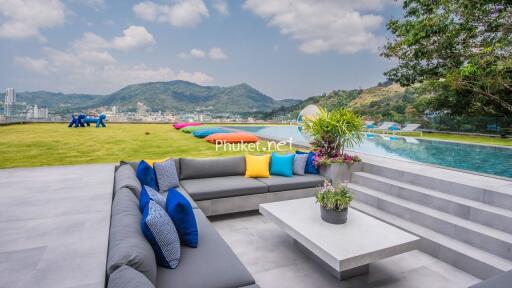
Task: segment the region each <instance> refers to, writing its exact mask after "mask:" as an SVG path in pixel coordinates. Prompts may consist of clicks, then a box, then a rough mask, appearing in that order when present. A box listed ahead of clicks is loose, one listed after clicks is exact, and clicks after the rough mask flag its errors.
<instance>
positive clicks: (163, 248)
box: [140, 200, 180, 269]
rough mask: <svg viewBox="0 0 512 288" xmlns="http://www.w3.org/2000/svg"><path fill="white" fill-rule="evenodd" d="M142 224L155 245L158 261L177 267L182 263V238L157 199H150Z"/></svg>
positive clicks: (149, 239) (164, 265)
mask: <svg viewBox="0 0 512 288" xmlns="http://www.w3.org/2000/svg"><path fill="white" fill-rule="evenodd" d="M140 225H141V229H142V234H144V236H145V237H146V239H147V240H148V242H149V244H151V247H153V251H154V252H155V257H156V262H157V263H158V264H159V265H160V266H163V267H166V268H171V269H174V268H176V267H177V266H178V264H179V263H180V238H179V236H178V231H176V227H175V226H174V223H173V222H172V220H171V218H170V217H169V215H167V212H165V210H164V208H162V207H160V205H158V204H157V203H156V202H155V201H152V200H151V201H149V204H148V205H147V206H146V208H145V209H144V213H143V214H142V219H141V224H140Z"/></svg>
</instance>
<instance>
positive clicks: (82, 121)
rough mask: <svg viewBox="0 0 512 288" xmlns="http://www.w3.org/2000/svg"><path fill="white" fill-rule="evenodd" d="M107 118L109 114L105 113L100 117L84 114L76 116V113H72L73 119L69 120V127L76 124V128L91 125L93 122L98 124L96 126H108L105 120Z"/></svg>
mask: <svg viewBox="0 0 512 288" xmlns="http://www.w3.org/2000/svg"><path fill="white" fill-rule="evenodd" d="M105 119H107V116H105V115H103V114H101V115H100V116H99V117H98V118H95V117H89V116H85V115H83V114H80V115H78V117H75V115H71V121H69V124H68V127H70V128H71V127H73V126H75V128H78V127H85V125H87V127H89V126H91V124H96V128H99V127H100V126H101V127H107V125H105V122H104V121H105Z"/></svg>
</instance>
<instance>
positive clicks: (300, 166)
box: [293, 154, 309, 175]
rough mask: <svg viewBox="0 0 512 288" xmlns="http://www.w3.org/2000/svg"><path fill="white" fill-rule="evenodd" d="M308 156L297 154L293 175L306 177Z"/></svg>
mask: <svg viewBox="0 0 512 288" xmlns="http://www.w3.org/2000/svg"><path fill="white" fill-rule="evenodd" d="M308 157H309V155H308V154H295V158H294V159H293V174H295V175H304V174H305V170H306V164H307V162H308Z"/></svg>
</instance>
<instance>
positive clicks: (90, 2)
mask: <svg viewBox="0 0 512 288" xmlns="http://www.w3.org/2000/svg"><path fill="white" fill-rule="evenodd" d="M73 1H74V2H77V3H81V4H84V5H87V6H89V7H91V8H92V9H94V10H101V9H103V8H105V0H73Z"/></svg>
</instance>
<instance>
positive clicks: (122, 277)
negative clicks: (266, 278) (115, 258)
mask: <svg viewBox="0 0 512 288" xmlns="http://www.w3.org/2000/svg"><path fill="white" fill-rule="evenodd" d="M107 288H155V285H153V283H151V281H149V280H148V278H146V276H144V275H143V274H142V273H140V272H139V271H137V270H135V269H133V268H132V267H130V266H126V265H123V266H121V267H119V268H118V269H117V270H116V271H114V272H113V273H112V274H110V277H109V279H108V286H107Z"/></svg>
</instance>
